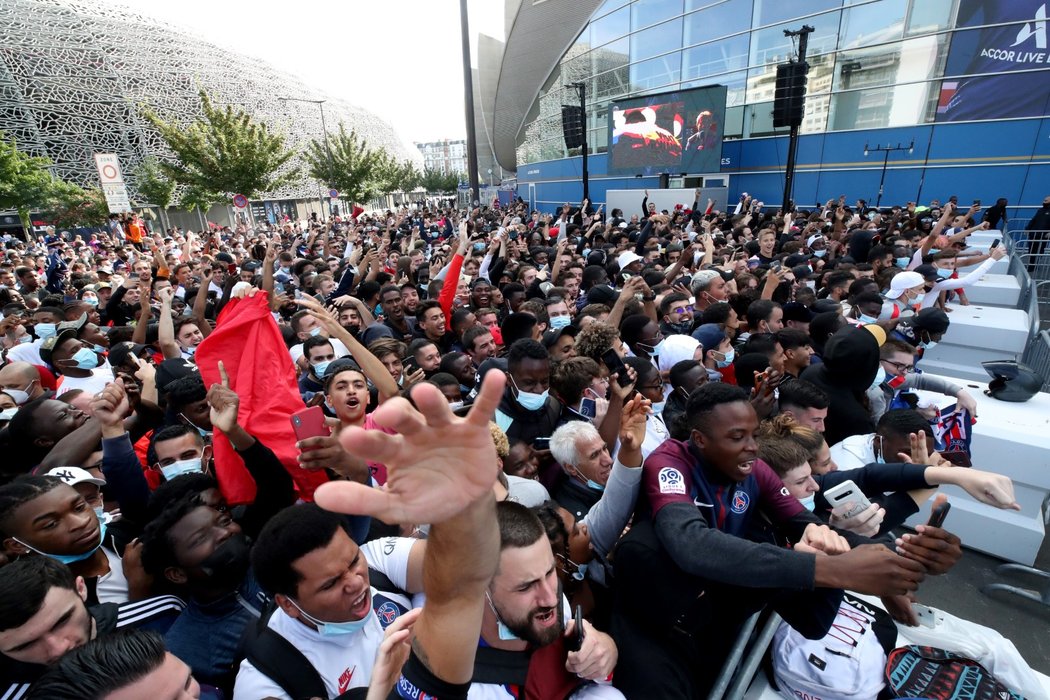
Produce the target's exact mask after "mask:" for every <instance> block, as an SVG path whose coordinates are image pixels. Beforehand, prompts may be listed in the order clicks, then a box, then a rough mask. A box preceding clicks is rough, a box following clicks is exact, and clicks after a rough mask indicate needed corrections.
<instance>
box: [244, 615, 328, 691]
mask: <svg viewBox="0 0 1050 700" xmlns="http://www.w3.org/2000/svg"><path fill="white" fill-rule="evenodd" d="M245 658H247V659H248V661H249V662H251V664H252V666H254V667H255V668H256V670H257V671H259V673H261V674H263V675H264V676H266V677H268V678H269V679H270V680H272V681H273V682H274V683H276V684H277V685H279V686H281V688H282V689H283V690H284V692H286V693H288V695H290V696H291V697H292V700H300V699H305V700H309V698H327V697H328V691H327V690H326V689H325V685H324V682H323V681H322V680H321V676H320V674H318V673H317V670H316V669H315V668H314V667H313V664H311V663H310V662H309V661H308V660H307V659H306V657H305V656H303V654H302V652H300V651H299V650H298V649H297V648H296V647H295V645H294V644H292V643H291V642H289V641H288V640H287V639H285V638H284V637H282V636H281V635H279V634H277V633H276V632H274V631H273V630H272V629H270V628H269V627H265V626H264V627H262V628H261V629H258V630H257V634H256V635H255V637H254V638H253V639H251V640H249V641H248V644H247V649H246V655H245ZM340 697H342V696H340Z"/></svg>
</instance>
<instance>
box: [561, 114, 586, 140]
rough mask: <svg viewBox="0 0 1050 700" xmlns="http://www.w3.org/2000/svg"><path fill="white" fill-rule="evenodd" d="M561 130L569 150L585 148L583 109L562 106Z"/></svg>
mask: <svg viewBox="0 0 1050 700" xmlns="http://www.w3.org/2000/svg"><path fill="white" fill-rule="evenodd" d="M561 129H562V135H563V136H564V137H565V147H566V148H568V149H570V150H571V149H573V148H582V147H583V108H582V107H580V106H579V105H562V107H561Z"/></svg>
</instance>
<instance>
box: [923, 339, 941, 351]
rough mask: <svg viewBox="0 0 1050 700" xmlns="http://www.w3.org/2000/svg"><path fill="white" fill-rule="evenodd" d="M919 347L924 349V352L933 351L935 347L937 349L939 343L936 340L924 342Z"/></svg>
mask: <svg viewBox="0 0 1050 700" xmlns="http://www.w3.org/2000/svg"><path fill="white" fill-rule="evenodd" d="M919 347H920V348H922V349H923V350H933V349H934V348H935V347H937V341H936V340H924V341H922V342H921V343H919Z"/></svg>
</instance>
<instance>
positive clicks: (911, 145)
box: [864, 139, 915, 209]
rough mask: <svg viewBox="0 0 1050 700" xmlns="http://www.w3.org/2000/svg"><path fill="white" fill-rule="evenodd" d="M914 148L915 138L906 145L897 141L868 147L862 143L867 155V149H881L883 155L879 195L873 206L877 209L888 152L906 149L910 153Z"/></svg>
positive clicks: (879, 202) (884, 180) (887, 162)
mask: <svg viewBox="0 0 1050 700" xmlns="http://www.w3.org/2000/svg"><path fill="white" fill-rule="evenodd" d="M914 148H915V139H912V140H911V143H909V144H908V145H907V146H902V145H901V144H900V143H898V144H897V145H896V146H890V145H886V146H883V145H881V144H879V145H876V146H875V147H874V148H869V147H868V144H864V155H865V156H867V155H868V152H869V151H876V152H878V151H881V152H882V153H883V154H884V155H883V158H882V177H880V178H879V196H878V197H877V198H876V199H875V208H876V209H878V208H879V205H880V204H882V189H883V186H884V185H885V184H886V167H887V166H888V165H889V164H890V153H893V152H894V151H907V152H908V153H911V152H912V151H913V150H914Z"/></svg>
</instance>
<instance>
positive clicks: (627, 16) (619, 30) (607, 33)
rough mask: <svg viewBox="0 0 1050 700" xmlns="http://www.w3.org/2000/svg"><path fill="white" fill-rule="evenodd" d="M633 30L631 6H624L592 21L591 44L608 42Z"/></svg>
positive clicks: (596, 44)
mask: <svg viewBox="0 0 1050 700" xmlns="http://www.w3.org/2000/svg"><path fill="white" fill-rule="evenodd" d="M630 31H631V8H629V7H624V8H623V9H620V10H617V11H616V12H613V13H612V14H608V15H606V16H605V17H602V18H601V19H596V20H594V21H593V22H591V46H601V45H602V44H608V43H609V42H610V41H613V40H614V39H619V38H620V37H622V36H626V35H627V34H628V33H629V32H630Z"/></svg>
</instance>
